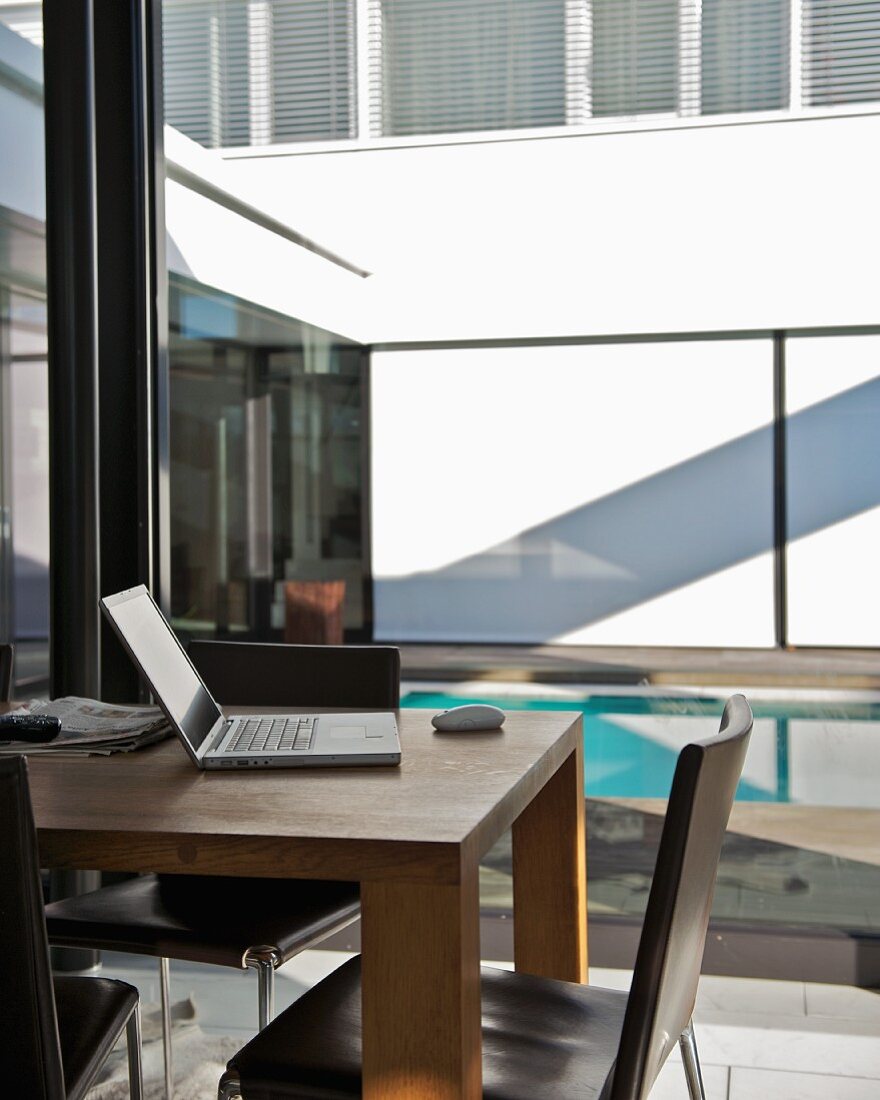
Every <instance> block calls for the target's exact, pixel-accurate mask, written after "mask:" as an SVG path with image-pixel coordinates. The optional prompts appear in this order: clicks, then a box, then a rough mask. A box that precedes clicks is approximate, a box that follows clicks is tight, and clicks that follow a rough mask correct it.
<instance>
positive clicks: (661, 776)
mask: <svg viewBox="0 0 880 1100" xmlns="http://www.w3.org/2000/svg"><path fill="white" fill-rule="evenodd" d="M750 701H751V703H752V712H753V714H754V716H755V726H754V731H753V733H752V739H751V744H750V746H749V756H748V759H747V761H746V766H745V769H744V771H743V778H742V781H741V782H740V784H739V788H738V789H737V799H738V800H739V801H751V802H780V803H788V802H803V803H806V804H810V805H824V806H835V805H841V806H860V807H868V808H874V809H880V783H878V782H877V781H876V778H875V777H876V776H877V775H878V774H880V701H873V700H867V699H864V700H863V699H846V698H843V697H841V698H839V699H836V698H831V697H829V696H828V694H827V693H826V694H823V695H822V696H821V697H816V698H809V697H805V696H800V697H798V696H792V697H790V698H779V699H776V698H774V699H761V698H756V699H754V700H750ZM463 703H493V704H494V705H495V706H498V707H501V708H502V709H503V710H579V711H581V713H582V714H583V716H584V784H585V788H586V792H587V795H588V797H592V798H665V797H666V795H667V793H668V791H669V786H670V783H671V782H672V773H673V770H674V768H675V761H676V758H677V756H678V752H679V750H680V749H681V747H682V746H683V745H684V744H686V743H687V742H688V741H691V740H694V739H696V738H701V737H710V736H712V734H714V733H717V732H718V722H719V720H720V717H721V712H722V710H723V708H724V697H723V696H721V695H718V696H714V695H713V696H710V695H705V696H704V695H671V694H665V693H664V694H653V693H652V694H647V693H645V694H636V693H632V694H627V695H622V694H620V695H618V694H601V695H584V696H581V697H578V696H577V695H575V694H571V695H566V697H565V698H558V697H554V696H553V695H549V694H546V695H542V692H541V688H540V686H539V685H536V686H535V689H534V695H531V696H523V695H521V694H519V693H517V694H511V695H504V694H503V693H501V694H496V693H494V692H488V693H486V694H481V695H478V694H474V693H473V692H468V693H462V692H447V691H439V690H438V691H429V690H420V689H417V690H412V691H407V692H406V693H405V695H404V697H403V699H402V700H401V706H403V707H430V708H432V709H436V710H442V709H444V708H446V707H454V706H458V705H460V704H463Z"/></svg>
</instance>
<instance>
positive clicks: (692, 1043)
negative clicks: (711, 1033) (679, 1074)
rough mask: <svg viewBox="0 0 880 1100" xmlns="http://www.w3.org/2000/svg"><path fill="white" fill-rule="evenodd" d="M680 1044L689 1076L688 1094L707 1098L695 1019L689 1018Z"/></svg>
mask: <svg viewBox="0 0 880 1100" xmlns="http://www.w3.org/2000/svg"><path fill="white" fill-rule="evenodd" d="M678 1045H679V1046H680V1047H681V1060H682V1062H683V1063H684V1075H685V1077H686V1078H687V1086H688V1094H689V1096H690V1098H691V1100H706V1091H705V1089H704V1088H703V1074H702V1073H701V1072H700V1059H699V1056H698V1054H697V1040H696V1038H695V1036H694V1021H693V1020H688V1025H687V1027H686V1028H685V1029H684V1031H683V1032H682V1033H681V1035H680V1037H679V1040H678Z"/></svg>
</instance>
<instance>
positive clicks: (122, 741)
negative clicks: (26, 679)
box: [0, 695, 172, 756]
mask: <svg viewBox="0 0 880 1100" xmlns="http://www.w3.org/2000/svg"><path fill="white" fill-rule="evenodd" d="M10 713H11V714H49V715H54V716H55V717H56V718H60V719H61V732H60V733H59V734H58V736H57V737H56V738H55V740H54V741H47V742H46V743H45V744H43V745H39V744H34V743H32V742H29V741H10V742H8V743H7V744H0V753H27V755H28V756H45V755H48V754H52V755H53V756H58V755H68V756H82V755H90V754H94V755H98V756H109V755H110V753H113V752H131V750H132V749H139V748H141V746H142V745H152V744H153V742H155V741H162V740H164V738H166V737H168V736H170V734H171V732H172V731H171V726H170V725H169V724H168V720H167V718H166V717H165V715H164V714H163V713H162V711H161V710H160V709H159V708H158V707H141V706H134V705H128V704H126V705H124V706H119V705H117V704H116V703H101V702H99V701H98V700H97V699H80V698H78V697H77V696H75V695H66V696H65V697H64V698H63V699H54V700H53V701H52V702H51V703H47V702H46V701H45V700H44V699H31V700H30V701H29V702H27V703H24V704H23V705H22V706H20V707H19V708H18V709H17V710H14V711H11V712H10Z"/></svg>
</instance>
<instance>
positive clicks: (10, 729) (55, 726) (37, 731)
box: [0, 714, 61, 745]
mask: <svg viewBox="0 0 880 1100" xmlns="http://www.w3.org/2000/svg"><path fill="white" fill-rule="evenodd" d="M60 732H61V719H60V718H55V717H54V716H53V715H51V714H0V741H30V742H32V743H33V744H35V745H43V744H45V743H46V742H47V741H53V740H54V739H55V738H56V737H57V736H58V734H59V733H60Z"/></svg>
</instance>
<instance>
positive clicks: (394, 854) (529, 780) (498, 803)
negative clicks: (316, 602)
mask: <svg viewBox="0 0 880 1100" xmlns="http://www.w3.org/2000/svg"><path fill="white" fill-rule="evenodd" d="M230 709H235V708H230ZM242 709H244V708H242ZM430 713H431V712H430V711H419V710H402V711H400V713H399V728H400V738H401V745H402V752H403V763H402V764H401V766H400V767H399V768H347V769H320V770H318V769H316V770H314V771H312V770H302V771H299V770H293V769H291V770H280V771H276V770H269V769H267V770H265V771H263V770H259V771H258V770H254V771H248V772H244V773H241V772H235V773H233V774H229V773H226V772H201V771H199V770H197V769H196V768H194V767H193V765H192V764H191V763H190V761H189V760H188V759H187V757H186V756H185V754H184V751H183V748H182V746H181V745H179V744H178V743H177V741H169V742H165V743H163V744H161V745H157V746H154V747H152V748H149V749H144V750H141V751H139V752H136V753H131V754H127V755H119V756H113V757H84V758H82V759H70V758H67V759H55V760H53V759H51V758H47V757H45V756H43V757H32V758H31V760H30V762H29V767H30V785H31V794H32V798H33V803H34V813H35V816H36V822H37V829H38V837H39V845H40V860H41V863H42V865H43V866H46V867H60V868H101V869H104V870H118V871H165V872H175V871H176V872H187V873H190V874H222V875H241V876H247V875H259V876H271V877H278V878H284V877H290V878H316V879H352V880H358V881H359V882H360V883H361V899H362V906H363V913H362V941H361V942H362V954H363V1000H364V1006H363V1007H364V1036H363V1046H364V1096H365V1097H366V1098H367V1100H376V1098H378V1097H381V1098H383V1100H388V1098H394V1100H416V1098H430V1100H475V1098H477V1097H479V1096H480V1095H481V1061H480V1042H481V1040H480V997H479V958H480V945H479V896H478V868H479V861H480V857H481V856H482V855H483V854H484V853H485V852H486V851H487V850H488V849H489V848H490V847H491V845H492V844H493V843H494V842H495V841H496V840H497V839H498V837H499V836H500V835H501V833H503V832H504V830H505V829H507V828H509V827H511V826H512V828H513V890H514V914H515V922H514V957H515V962H516V967H517V969H518V970H524V971H529V972H531V973H534V974H542V975H547V976H551V977H557V978H567V979H569V980H572V981H585V980H586V967H587V945H586V872H585V853H584V849H585V837H584V791H583V733H582V726H581V717H580V715H579V714H575V713H566V712H561V711H555V712H539V711H514V712H512V713H511V714H510V715H509V716H508V718H507V721H506V723H505V725H504V727H503V729H502V730H500V731H495V732H492V733H471V734H445V735H444V734H437V733H435V732H434V731H433V729H432V727H431V725H430V722H429V716H430Z"/></svg>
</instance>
